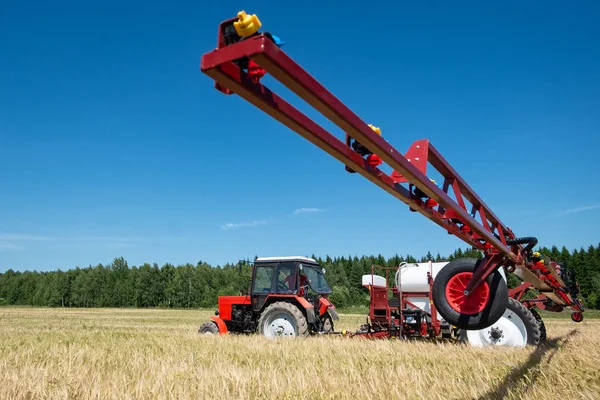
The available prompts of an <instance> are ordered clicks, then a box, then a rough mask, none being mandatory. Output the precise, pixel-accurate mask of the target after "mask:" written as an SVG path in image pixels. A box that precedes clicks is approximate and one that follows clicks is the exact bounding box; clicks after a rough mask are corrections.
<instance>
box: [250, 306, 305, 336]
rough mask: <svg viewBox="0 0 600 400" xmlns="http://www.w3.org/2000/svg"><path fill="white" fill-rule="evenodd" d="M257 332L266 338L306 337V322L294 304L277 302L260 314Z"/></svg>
mask: <svg viewBox="0 0 600 400" xmlns="http://www.w3.org/2000/svg"><path fill="white" fill-rule="evenodd" d="M258 332H259V333H260V334H261V335H264V336H266V337H268V338H273V337H279V336H282V337H294V336H308V322H307V320H306V317H305V316H304V314H303V313H302V311H301V310H300V309H299V308H298V307H297V306H296V305H295V304H292V303H288V302H285V301H279V302H276V303H273V304H271V305H270V306H268V307H267V308H266V309H265V310H264V311H263V312H262V314H261V315H260V318H259V319H258Z"/></svg>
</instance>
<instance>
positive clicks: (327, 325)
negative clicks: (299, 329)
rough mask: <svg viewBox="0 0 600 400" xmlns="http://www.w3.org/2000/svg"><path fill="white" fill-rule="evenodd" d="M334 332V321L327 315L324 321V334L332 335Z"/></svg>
mask: <svg viewBox="0 0 600 400" xmlns="http://www.w3.org/2000/svg"><path fill="white" fill-rule="evenodd" d="M331 332H333V320H332V319H331V316H330V315H329V314H327V315H326V316H325V320H324V321H323V333H331Z"/></svg>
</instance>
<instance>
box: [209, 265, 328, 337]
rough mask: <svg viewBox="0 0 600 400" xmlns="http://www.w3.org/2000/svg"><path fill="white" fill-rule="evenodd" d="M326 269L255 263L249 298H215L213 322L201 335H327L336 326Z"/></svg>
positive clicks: (311, 266)
mask: <svg viewBox="0 0 600 400" xmlns="http://www.w3.org/2000/svg"><path fill="white" fill-rule="evenodd" d="M331 293H332V290H331V288H330V287H329V284H328V283H327V279H325V269H324V268H323V267H321V266H320V265H319V264H318V263H317V261H316V260H314V259H312V258H308V257H299V256H292V257H260V258H257V259H256V260H254V265H253V268H252V281H251V283H250V286H249V288H248V293H246V295H242V296H220V297H219V300H218V301H219V309H218V311H217V312H216V313H215V316H213V317H211V320H212V321H208V322H206V323H205V324H203V325H202V326H201V327H200V330H199V331H200V332H201V333H211V334H217V333H218V334H225V333H227V332H232V333H254V332H258V333H260V334H262V335H265V336H268V337H273V336H307V335H310V334H315V333H317V334H318V333H320V334H322V333H332V332H333V321H334V320H336V321H337V320H338V319H339V318H338V314H337V311H336V308H335V306H334V305H333V304H332V303H331V302H330V301H329V300H328V299H327V296H329V295H330V294H331Z"/></svg>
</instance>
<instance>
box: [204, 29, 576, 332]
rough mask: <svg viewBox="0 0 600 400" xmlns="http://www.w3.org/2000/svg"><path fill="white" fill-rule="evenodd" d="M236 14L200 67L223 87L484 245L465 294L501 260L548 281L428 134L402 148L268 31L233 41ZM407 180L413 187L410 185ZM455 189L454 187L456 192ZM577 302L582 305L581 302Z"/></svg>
mask: <svg viewBox="0 0 600 400" xmlns="http://www.w3.org/2000/svg"><path fill="white" fill-rule="evenodd" d="M235 20H236V18H231V19H228V20H226V21H224V22H222V23H221V24H220V25H219V30H218V40H217V48H216V49H215V50H213V51H210V52H208V53H206V54H204V55H203V56H202V60H201V67H200V69H201V71H202V72H203V73H205V74H206V75H208V76H209V77H211V78H212V79H213V80H214V81H215V88H216V89H217V90H219V91H221V92H222V93H224V94H228V95H230V94H237V95H238V96H240V97H241V98H243V99H245V100H246V101H248V102H249V103H251V104H253V105H254V106H256V107H257V108H259V109H261V110H262V111H264V112H265V113H267V114H268V115H270V116H271V117H273V118H274V119H276V120H277V121H279V122H281V123H282V124H284V125H285V126H287V127H288V128H290V129H291V130H293V131H295V132H296V133H298V134H299V135H300V136H302V137H304V138H305V139H307V140H308V141H310V142H311V143H313V144H314V145H316V146H318V147H319V148H321V149H322V150H324V151H325V152H327V153H328V154H330V155H331V156H332V157H334V158H336V159H337V160H339V161H340V162H342V163H343V164H344V165H345V166H346V169H348V168H350V169H351V170H352V171H353V172H357V173H359V174H360V175H362V176H363V177H365V178H366V179H368V180H369V181H371V182H373V183H374V184H376V185H377V186H379V187H380V188H381V189H383V190H385V191H386V192H388V193H390V194H391V195H392V196H394V197H396V198H397V199H399V200H400V201H402V202H403V203H405V204H406V205H408V206H409V208H410V210H411V211H416V212H419V213H420V214H421V215H423V216H425V217H426V218H428V219H429V220H431V221H433V222H434V223H436V224H437V225H439V226H441V227H442V228H444V229H445V230H446V231H447V232H448V233H449V234H453V235H455V236H457V237H458V238H460V239H462V240H463V241H465V242H466V243H468V244H470V245H471V246H473V247H474V248H477V249H480V250H481V251H483V253H484V260H483V262H481V263H480V264H479V267H478V268H477V269H476V270H475V271H474V273H473V276H472V279H471V280H470V282H469V284H468V286H467V288H466V292H465V294H467V295H468V293H470V292H472V291H473V290H474V289H476V288H477V287H479V286H480V285H481V283H482V282H483V281H484V280H485V279H486V277H487V276H489V275H490V274H492V273H493V272H494V271H496V270H498V268H500V267H501V266H504V267H506V268H508V269H511V270H521V273H522V274H524V275H526V276H527V280H528V281H529V282H531V283H532V284H533V286H534V287H536V288H542V287H543V286H544V282H543V281H542V280H541V279H539V278H538V277H537V276H535V274H533V273H531V267H532V264H531V262H529V261H528V260H527V256H528V254H526V250H527V249H528V248H523V247H522V245H521V243H520V241H519V239H518V238H516V237H515V234H514V233H513V232H512V230H511V229H510V228H508V227H507V226H506V225H505V224H503V223H502V222H501V221H500V219H499V218H498V217H497V216H496V215H495V214H494V213H493V212H492V211H491V209H490V208H489V207H488V206H487V205H486V204H485V203H484V202H483V200H481V198H480V197H479V196H478V195H477V194H476V193H475V192H474V191H473V189H471V187H470V186H469V185H468V184H467V183H466V181H465V180H464V179H463V178H462V177H461V176H460V175H459V174H458V173H457V172H456V171H455V170H454V169H453V168H452V167H451V166H450V164H449V163H448V162H447V161H446V160H445V159H444V158H443V157H442V155H441V154H440V153H439V152H438V150H437V149H436V148H435V147H434V146H433V145H431V144H430V143H429V141H428V140H419V141H417V142H415V143H413V145H412V146H411V147H410V149H409V150H408V152H407V155H406V156H404V155H402V153H401V152H399V151H398V150H396V149H395V148H394V147H393V146H391V145H390V144H389V143H388V142H387V141H386V140H384V139H383V138H382V137H381V136H379V135H378V134H377V133H376V132H374V131H373V129H371V127H369V126H368V125H367V123H366V122H364V121H363V120H362V119H360V117H358V116H357V115H356V114H355V113H353V112H352V111H351V110H350V109H349V108H348V107H346V106H345V105H344V104H343V103H342V102H341V101H340V100H338V99H337V98H336V97H335V96H334V95H333V94H332V93H331V92H329V91H328V90H327V89H326V88H325V87H323V86H322V85H321V84H320V83H319V82H318V81H317V80H316V79H315V78H313V77H312V76H311V75H310V74H309V73H308V72H307V71H305V70H304V69H303V68H302V67H300V65H298V64H297V63H296V62H295V61H293V60H292V59H291V58H290V57H289V56H288V55H287V54H286V53H285V52H284V51H283V50H281V49H280V48H279V47H278V46H277V45H276V44H275V43H274V42H273V41H272V40H271V39H269V38H268V37H267V36H265V34H258V33H257V34H256V35H254V36H252V37H249V38H243V39H241V40H240V41H238V42H237V43H233V44H229V45H228V44H227V43H226V41H225V39H224V31H225V27H227V26H228V25H231V24H232V23H233V21H235ZM246 59H248V60H252V61H253V62H255V63H256V64H258V65H259V66H260V67H261V68H263V69H264V70H265V71H266V73H268V74H270V75H271V76H273V77H274V78H275V79H277V80H278V81H279V82H280V83H282V84H283V85H285V86H286V87H288V88H289V89H290V90H291V91H292V92H294V93H295V94H296V95H298V96H299V97H300V98H302V99H303V100H305V101H306V102H307V103H308V104H310V105H311V106H312V107H314V108H315V109H316V110H318V111H319V112H321V113H322V114H323V115H324V116H325V117H327V118H328V119H329V120H331V121H332V122H333V123H335V124H336V125H337V126H339V127H340V128H341V129H342V130H343V131H344V132H346V138H345V142H344V141H341V140H339V139H338V138H336V137H335V136H333V135H332V134H331V133H329V132H328V131H326V130H325V129H324V128H322V127H321V126H319V125H318V124H317V123H316V122H314V121H313V120H311V119H310V118H308V117H307V116H306V115H304V114H303V113H302V112H300V111H299V110H298V109H296V108H295V107H294V106H292V105H291V104H290V103H288V102H287V101H285V100H284V99H282V98H281V97H279V96H277V95H276V94H275V93H273V92H272V91H271V90H269V89H268V88H267V87H265V86H264V85H262V84H261V83H260V82H258V81H257V80H253V79H251V78H250V77H249V76H248V73H247V72H245V71H244V70H242V69H241V68H240V67H239V66H238V65H237V64H236V62H239V61H240V60H246ZM349 137H350V138H353V139H355V140H357V141H359V142H360V143H361V144H362V145H363V146H365V147H366V148H368V149H369V150H370V151H371V152H372V153H373V154H376V155H377V156H378V157H379V158H380V159H381V160H382V161H383V162H385V163H386V164H388V165H389V166H390V167H392V169H393V170H394V172H393V173H392V174H391V175H387V174H386V173H384V172H383V171H381V170H380V169H379V168H377V167H376V166H372V165H371V164H369V163H368V162H367V160H365V159H364V158H363V157H362V156H361V155H360V154H358V153H357V152H355V151H354V150H353V149H352V148H351V147H350V146H349V140H348V138H349ZM428 165H431V167H433V168H434V169H435V170H437V171H438V173H440V174H441V175H442V176H443V177H444V182H443V186H442V188H438V187H437V186H436V185H435V184H434V183H433V182H432V181H431V180H430V179H429V178H428V177H427V175H426V170H427V167H428ZM406 183H408V187H405V186H402V184H406ZM449 189H452V193H450V192H449ZM415 190H418V191H419V192H420V193H421V194H423V195H424V196H426V199H425V200H424V199H423V198H422V197H419V196H417V195H416V194H415ZM451 195H452V196H453V197H450V196H451ZM465 200H466V201H468V202H470V203H471V210H470V211H468V210H467V206H466V204H465ZM476 217H478V219H476ZM536 243H537V240H536ZM530 247H533V246H530ZM524 250H525V251H524ZM529 250H530V249H529ZM528 271H529V273H528ZM569 305H572V306H574V307H578V306H577V304H574V305H573V304H569ZM451 322H452V323H453V324H456V323H457V321H451Z"/></svg>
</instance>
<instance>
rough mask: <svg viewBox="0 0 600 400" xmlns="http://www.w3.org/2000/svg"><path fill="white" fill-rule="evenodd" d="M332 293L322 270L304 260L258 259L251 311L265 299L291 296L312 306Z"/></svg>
mask: <svg viewBox="0 0 600 400" xmlns="http://www.w3.org/2000/svg"><path fill="white" fill-rule="evenodd" d="M331 293H332V290H331V288H330V287H329V284H328V283H327V280H326V279H325V269H324V268H322V267H321V266H320V265H319V264H318V263H317V262H316V261H315V260H314V259H312V258H307V257H260V258H257V259H256V260H255V261H254V268H253V274H252V284H251V292H250V296H251V297H252V305H253V308H254V310H256V311H258V310H260V309H262V308H263V307H264V305H265V303H266V302H267V300H268V298H271V297H273V296H293V297H300V298H304V299H306V300H307V301H308V302H310V303H314V302H315V301H317V302H318V300H319V299H320V298H321V297H325V298H326V297H327V296H328V295H329V294H331Z"/></svg>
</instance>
